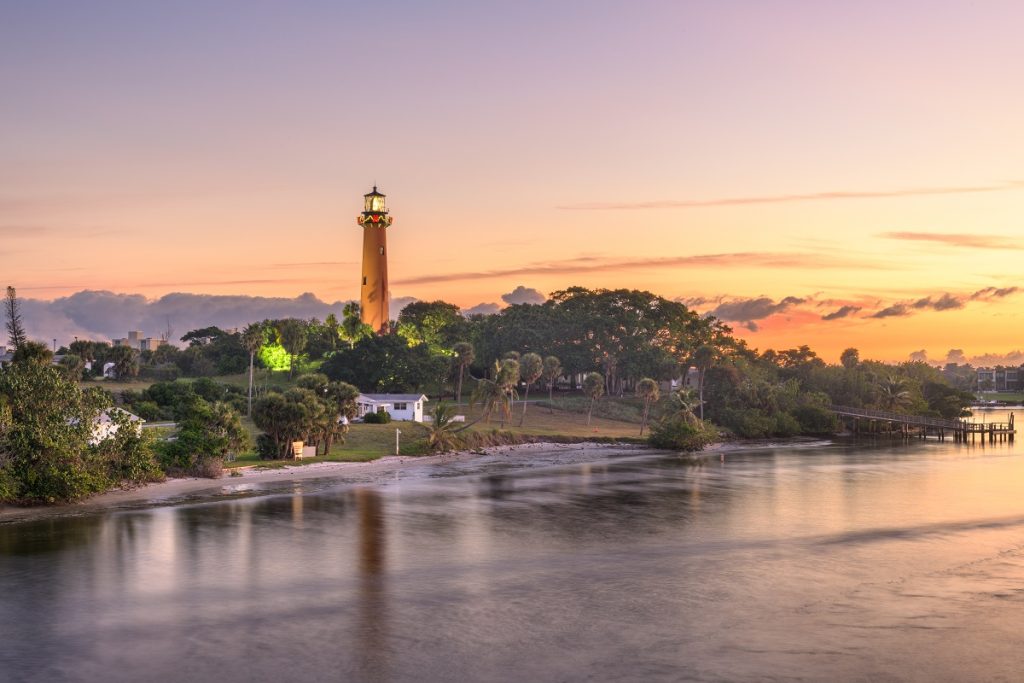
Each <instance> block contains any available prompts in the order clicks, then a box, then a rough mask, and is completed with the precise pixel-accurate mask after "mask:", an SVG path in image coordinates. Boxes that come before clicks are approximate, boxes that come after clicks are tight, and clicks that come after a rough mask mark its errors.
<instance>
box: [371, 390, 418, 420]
mask: <svg viewBox="0 0 1024 683" xmlns="http://www.w3.org/2000/svg"><path fill="white" fill-rule="evenodd" d="M427 400H428V399H427V397H426V395H424V394H359V398H357V399H356V411H357V412H356V416H357V417H360V418H361V417H363V416H364V415H366V414H367V413H382V412H387V413H388V414H389V415H391V419H392V420H399V421H405V422H423V404H424V403H426V402H427Z"/></svg>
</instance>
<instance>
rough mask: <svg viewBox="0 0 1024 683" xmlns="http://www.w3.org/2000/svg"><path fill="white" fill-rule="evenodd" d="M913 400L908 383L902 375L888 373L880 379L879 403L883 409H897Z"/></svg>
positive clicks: (904, 406)
mask: <svg viewBox="0 0 1024 683" xmlns="http://www.w3.org/2000/svg"><path fill="white" fill-rule="evenodd" d="M912 402H913V396H912V394H911V392H910V388H909V383H908V382H907V380H906V379H905V378H903V377H899V376H897V375H889V376H887V377H885V378H884V379H883V380H882V384H881V403H882V408H884V409H885V410H893V411H898V410H899V409H901V408H906V407H907V406H909V405H910V404H911V403H912Z"/></svg>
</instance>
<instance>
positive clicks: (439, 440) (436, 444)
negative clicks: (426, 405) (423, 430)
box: [426, 402, 458, 453]
mask: <svg viewBox="0 0 1024 683" xmlns="http://www.w3.org/2000/svg"><path fill="white" fill-rule="evenodd" d="M454 416H455V413H454V410H453V409H452V407H451V406H450V405H448V404H447V403H444V402H441V403H438V404H437V407H435V408H434V412H433V418H434V419H433V421H431V422H430V423H428V424H427V425H426V427H427V447H428V448H430V450H432V451H435V452H437V453H447V452H448V451H450V450H452V449H454V448H455V447H456V446H457V445H458V437H456V436H455V430H454V426H455V423H454V422H453V421H452V418H453V417H454Z"/></svg>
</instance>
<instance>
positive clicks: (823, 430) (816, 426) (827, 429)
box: [793, 406, 836, 434]
mask: <svg viewBox="0 0 1024 683" xmlns="http://www.w3.org/2000/svg"><path fill="white" fill-rule="evenodd" d="M793 417H795V418H796V419H797V422H799V423H800V431H801V432H803V433H804V434H831V433H832V432H834V431H835V430H836V416H835V415H834V414H833V413H832V412H831V411H829V410H827V409H825V408H822V407H820V406H800V407H798V408H796V409H795V410H794V411H793Z"/></svg>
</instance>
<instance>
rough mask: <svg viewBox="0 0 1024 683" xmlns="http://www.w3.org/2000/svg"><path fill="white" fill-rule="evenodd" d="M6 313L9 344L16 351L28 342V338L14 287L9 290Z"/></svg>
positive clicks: (5, 306)
mask: <svg viewBox="0 0 1024 683" xmlns="http://www.w3.org/2000/svg"><path fill="white" fill-rule="evenodd" d="M4 311H5V312H6V313H7V334H8V336H9V341H8V343H9V344H10V345H11V346H12V347H13V348H14V350H18V349H20V348H21V347H22V346H24V345H25V342H26V341H28V336H27V335H26V334H25V327H24V326H23V325H22V324H21V306H20V305H19V304H18V295H17V293H16V292H15V291H14V287H8V288H7V300H6V301H5V302H4Z"/></svg>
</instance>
